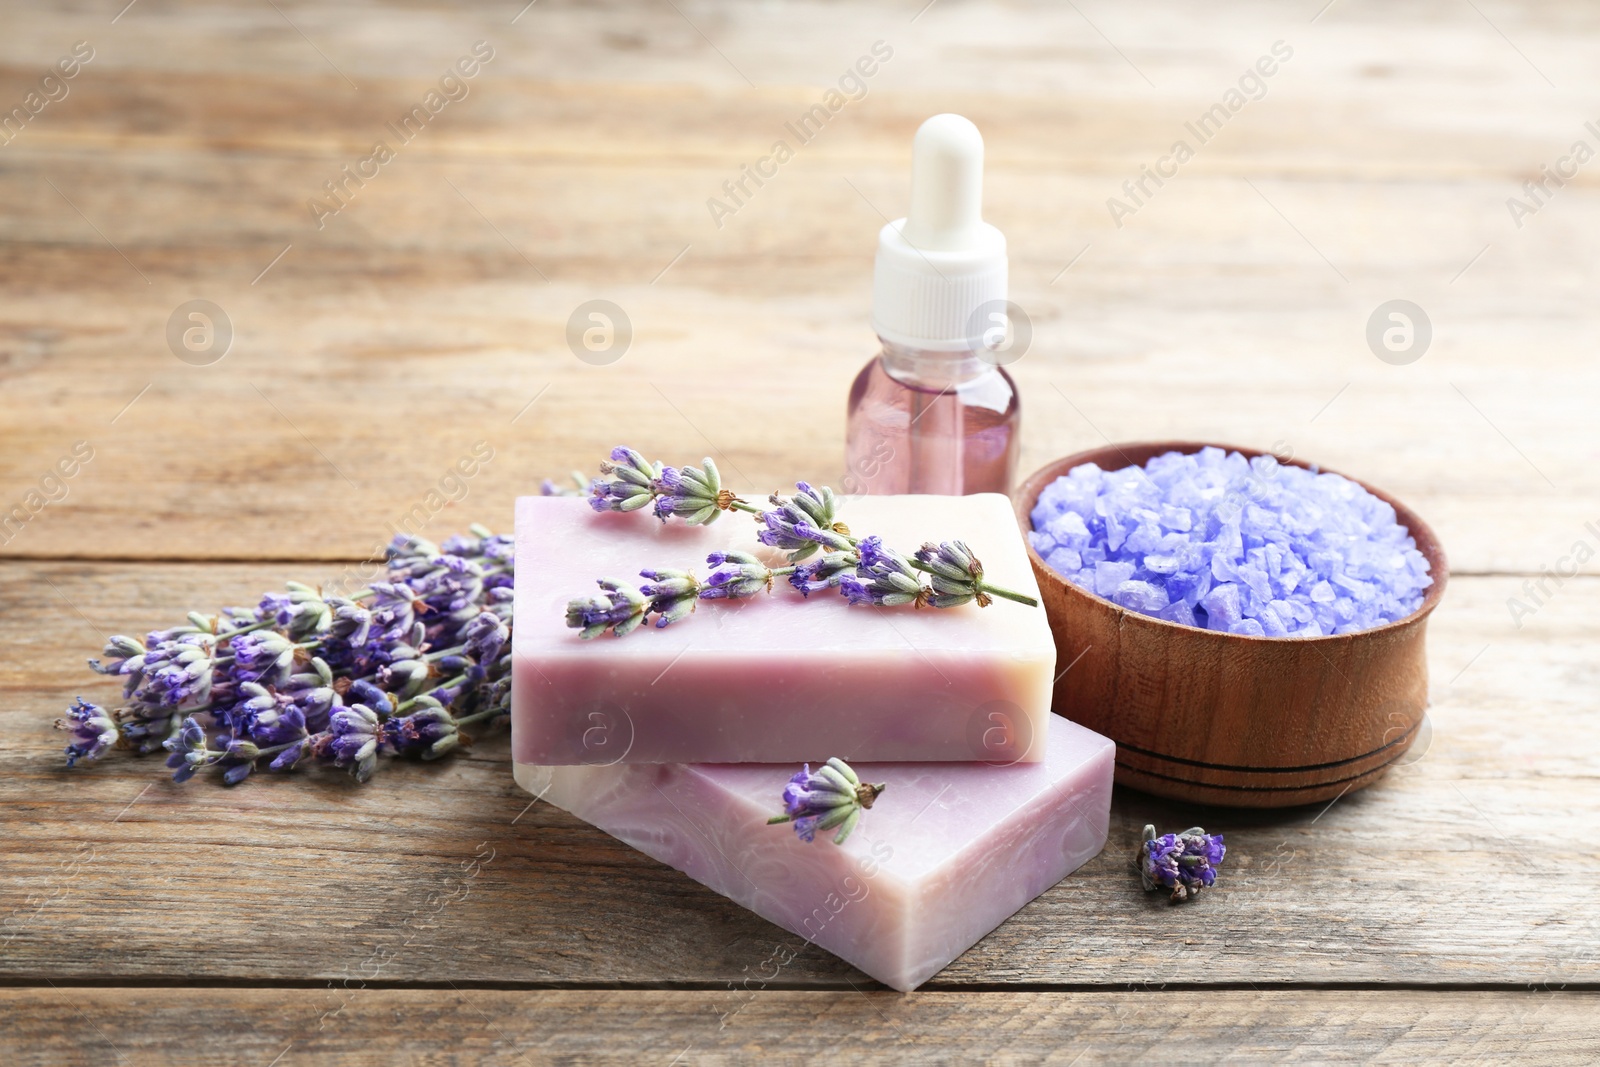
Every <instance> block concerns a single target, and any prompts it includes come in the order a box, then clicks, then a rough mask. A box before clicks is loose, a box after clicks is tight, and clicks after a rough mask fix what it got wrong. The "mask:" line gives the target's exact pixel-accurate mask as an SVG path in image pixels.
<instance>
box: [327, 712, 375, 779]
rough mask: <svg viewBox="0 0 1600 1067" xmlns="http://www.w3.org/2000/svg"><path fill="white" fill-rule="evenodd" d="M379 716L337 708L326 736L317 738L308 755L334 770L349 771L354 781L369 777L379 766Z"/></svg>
mask: <svg viewBox="0 0 1600 1067" xmlns="http://www.w3.org/2000/svg"><path fill="white" fill-rule="evenodd" d="M378 726H379V722H378V714H377V712H375V711H373V710H372V709H371V708H369V707H365V706H363V705H361V704H352V705H351V706H350V707H348V708H340V709H339V710H338V711H336V712H334V713H333V715H332V717H331V718H330V719H329V721H328V732H327V733H325V734H322V735H320V736H319V737H318V738H317V740H316V743H315V744H314V745H313V746H312V749H311V754H312V755H314V756H315V757H316V758H317V759H319V760H322V761H323V762H325V763H332V764H333V765H334V766H336V767H348V768H350V773H351V774H352V775H354V776H355V779H356V781H358V782H365V781H366V780H367V779H368V778H371V777H372V772H373V771H374V770H375V769H377V765H378Z"/></svg>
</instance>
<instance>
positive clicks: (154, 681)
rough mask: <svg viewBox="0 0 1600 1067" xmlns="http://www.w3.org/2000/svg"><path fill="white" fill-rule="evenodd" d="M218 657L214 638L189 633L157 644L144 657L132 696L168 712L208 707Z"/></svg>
mask: <svg viewBox="0 0 1600 1067" xmlns="http://www.w3.org/2000/svg"><path fill="white" fill-rule="evenodd" d="M155 636H156V635H155V634H152V635H151V637H155ZM215 653H216V644H215V639H214V638H212V637H211V635H210V634H199V633H186V634H182V635H181V636H177V637H165V638H164V639H162V640H159V641H153V642H152V643H151V645H150V647H149V649H148V651H146V652H145V654H144V656H143V657H142V660H143V662H142V663H141V664H140V666H139V669H138V684H137V687H136V688H135V689H134V690H133V691H132V692H131V694H130V695H132V696H135V697H137V698H138V699H139V700H140V701H141V702H142V703H145V704H149V705H154V706H159V707H167V708H193V707H197V706H199V705H201V704H204V703H205V702H206V699H207V698H208V697H209V696H210V693H211V683H212V660H213V656H214V655H215ZM131 678H132V675H130V681H131Z"/></svg>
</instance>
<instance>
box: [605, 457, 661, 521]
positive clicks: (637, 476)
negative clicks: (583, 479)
mask: <svg viewBox="0 0 1600 1067" xmlns="http://www.w3.org/2000/svg"><path fill="white" fill-rule="evenodd" d="M600 473H601V474H609V475H612V478H611V480H610V481H607V480H605V479H603V478H596V479H594V481H592V482H590V483H589V506H590V507H591V508H593V509H594V510H596V511H637V510H639V509H640V508H642V507H645V506H646V505H648V504H649V503H650V501H651V500H653V499H654V498H655V496H656V492H657V490H656V478H657V477H658V476H659V475H660V474H661V470H660V468H659V467H655V466H651V464H650V461H649V460H647V459H645V458H644V457H643V456H642V455H640V454H639V453H638V452H635V451H634V450H633V449H631V448H622V447H619V448H613V449H612V450H611V462H610V463H602V464H600Z"/></svg>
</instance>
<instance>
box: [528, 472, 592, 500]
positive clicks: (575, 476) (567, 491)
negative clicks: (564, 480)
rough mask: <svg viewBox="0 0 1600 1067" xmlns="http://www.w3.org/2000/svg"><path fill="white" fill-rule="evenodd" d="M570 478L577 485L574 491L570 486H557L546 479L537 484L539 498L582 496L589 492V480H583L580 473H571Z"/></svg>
mask: <svg viewBox="0 0 1600 1067" xmlns="http://www.w3.org/2000/svg"><path fill="white" fill-rule="evenodd" d="M570 477H571V478H572V480H573V481H574V482H575V483H577V486H578V487H577V488H576V489H573V488H571V487H570V486H561V485H557V484H556V483H555V482H552V481H551V480H550V479H549V478H546V479H545V480H544V481H542V482H540V483H539V495H540V496H584V495H586V494H587V493H588V492H589V479H587V478H585V477H584V476H583V473H582V472H581V471H573V472H572V473H571V475H570Z"/></svg>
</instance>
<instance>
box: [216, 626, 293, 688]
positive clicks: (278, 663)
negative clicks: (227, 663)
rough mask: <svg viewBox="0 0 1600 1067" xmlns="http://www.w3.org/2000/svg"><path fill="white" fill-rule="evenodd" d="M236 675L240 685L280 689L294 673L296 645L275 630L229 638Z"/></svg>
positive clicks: (229, 647)
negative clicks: (259, 685) (272, 686)
mask: <svg viewBox="0 0 1600 1067" xmlns="http://www.w3.org/2000/svg"><path fill="white" fill-rule="evenodd" d="M228 651H230V652H232V653H233V666H234V674H235V675H236V676H237V677H238V678H239V680H240V681H242V682H243V681H248V682H259V683H261V684H262V685H280V684H282V683H284V682H287V681H288V680H289V674H290V673H291V671H292V670H293V669H294V643H293V642H292V641H290V640H289V639H288V638H287V637H285V636H283V635H282V634H280V633H278V632H277V631H276V630H255V631H253V632H251V633H247V634H239V635H238V636H237V637H232V638H229V640H228Z"/></svg>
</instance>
